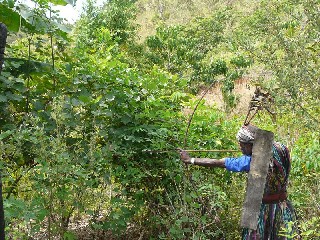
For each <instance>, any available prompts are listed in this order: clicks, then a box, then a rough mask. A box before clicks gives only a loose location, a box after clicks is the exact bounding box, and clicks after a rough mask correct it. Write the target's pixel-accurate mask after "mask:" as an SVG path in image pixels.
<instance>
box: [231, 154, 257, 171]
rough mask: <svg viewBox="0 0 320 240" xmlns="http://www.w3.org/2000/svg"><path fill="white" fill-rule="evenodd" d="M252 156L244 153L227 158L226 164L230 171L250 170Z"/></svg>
mask: <svg viewBox="0 0 320 240" xmlns="http://www.w3.org/2000/svg"><path fill="white" fill-rule="evenodd" d="M250 162H251V156H248V155H242V156H241V157H238V158H231V157H229V158H226V159H225V166H226V169H227V170H228V171H231V172H244V171H245V172H249V170H250Z"/></svg>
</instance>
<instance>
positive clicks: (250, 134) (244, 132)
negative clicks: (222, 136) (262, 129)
mask: <svg viewBox="0 0 320 240" xmlns="http://www.w3.org/2000/svg"><path fill="white" fill-rule="evenodd" d="M252 130H253V129H252ZM252 130H251V129H250V128H249V125H248V126H245V125H243V126H242V127H241V128H240V129H239V131H238V133H237V140H238V141H239V142H243V143H253V141H254V134H255V133H254V131H252Z"/></svg>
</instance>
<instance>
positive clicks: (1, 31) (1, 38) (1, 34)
mask: <svg viewBox="0 0 320 240" xmlns="http://www.w3.org/2000/svg"><path fill="white" fill-rule="evenodd" d="M6 42H7V27H6V25H4V24H3V23H0V73H1V71H2V65H3V62H4V49H5V47H6ZM1 172H2V169H0V240H5V231H4V228H5V222H4V210H3V197H2V176H1Z"/></svg>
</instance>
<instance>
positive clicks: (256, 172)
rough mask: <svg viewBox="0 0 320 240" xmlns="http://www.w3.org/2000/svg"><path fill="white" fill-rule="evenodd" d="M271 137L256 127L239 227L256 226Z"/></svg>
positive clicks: (266, 172)
mask: <svg viewBox="0 0 320 240" xmlns="http://www.w3.org/2000/svg"><path fill="white" fill-rule="evenodd" d="M273 138H274V134H273V133H272V132H269V131H265V130H261V129H258V128H257V130H256V134H255V140H254V143H253V148H252V158H251V163H250V171H249V174H248V181H247V191H246V196H245V200H244V204H243V210H242V217H241V227H243V228H249V229H253V230H256V229H257V227H258V217H259V213H260V206H261V203H262V197H263V193H264V188H265V184H266V178H267V174H268V170H269V163H270V160H271V159H272V157H273V154H272V144H273Z"/></svg>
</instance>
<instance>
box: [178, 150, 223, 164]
mask: <svg viewBox="0 0 320 240" xmlns="http://www.w3.org/2000/svg"><path fill="white" fill-rule="evenodd" d="M180 159H181V161H182V162H184V163H186V164H194V165H198V166H203V167H220V168H225V167H226V166H225V158H222V159H212V158H191V157H190V156H189V154H188V153H187V152H186V151H183V150H181V151H180Z"/></svg>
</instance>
